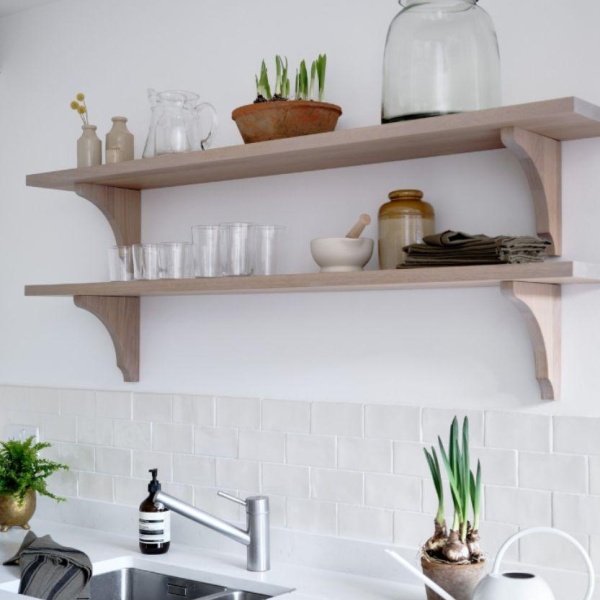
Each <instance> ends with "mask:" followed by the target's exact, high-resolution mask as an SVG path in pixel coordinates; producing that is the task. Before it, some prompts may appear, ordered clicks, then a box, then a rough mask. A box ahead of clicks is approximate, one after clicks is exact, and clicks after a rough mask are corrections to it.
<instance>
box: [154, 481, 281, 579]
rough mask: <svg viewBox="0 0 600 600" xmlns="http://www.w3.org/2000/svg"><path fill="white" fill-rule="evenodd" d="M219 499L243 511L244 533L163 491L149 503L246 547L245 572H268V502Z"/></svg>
mask: <svg viewBox="0 0 600 600" xmlns="http://www.w3.org/2000/svg"><path fill="white" fill-rule="evenodd" d="M219 495H221V496H224V497H225V498H228V499H230V500H234V501H236V502H238V503H239V504H243V505H244V506H245V507H246V525H247V529H246V530H243V529H240V528H239V527H236V526H235V525H232V524H231V523H228V522H227V521H224V520H223V519H220V518H219V517H216V516H215V515H211V514H210V513H207V512H206V511H204V510H201V509H199V508H196V507H195V506H192V505H191V504H188V503H187V502H184V501H183V500H179V499H178V498H175V497H173V496H170V495H169V494H165V493H164V492H162V491H158V492H156V493H155V494H154V497H153V498H152V500H153V502H154V503H155V504H159V503H160V504H163V505H164V506H166V507H167V508H169V509H171V510H172V511H174V512H176V513H179V514H180V515H182V516H184V517H187V518H188V519H191V520H192V521H195V522H196V523H200V524H201V525H204V526H205V527H208V528H209V529H213V530H214V531H217V532H218V533H221V534H223V535H224V536H226V537H228V538H230V539H232V540H234V541H236V542H238V543H240V544H243V545H244V546H246V547H247V568H248V570H249V571H268V570H269V568H270V531H269V499H268V498H267V497H266V496H251V497H250V498H246V500H239V499H237V498H232V497H231V496H228V495H227V494H224V493H222V492H219Z"/></svg>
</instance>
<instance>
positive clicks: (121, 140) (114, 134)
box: [106, 117, 133, 164]
mask: <svg viewBox="0 0 600 600" xmlns="http://www.w3.org/2000/svg"><path fill="white" fill-rule="evenodd" d="M112 123H113V126H112V129H111V130H110V131H109V132H108V133H107V134H106V163H107V164H108V163H119V162H123V161H124V160H133V134H132V133H130V132H129V130H128V129H127V125H126V123H127V119H126V118H125V117H113V118H112Z"/></svg>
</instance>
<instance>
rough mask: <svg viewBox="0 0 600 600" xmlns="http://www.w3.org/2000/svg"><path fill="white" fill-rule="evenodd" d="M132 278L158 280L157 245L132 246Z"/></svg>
mask: <svg viewBox="0 0 600 600" xmlns="http://www.w3.org/2000/svg"><path fill="white" fill-rule="evenodd" d="M132 247H133V278H134V279H158V247H159V245H158V244H134V245H133V246H132Z"/></svg>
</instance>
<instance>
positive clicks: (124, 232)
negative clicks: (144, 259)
mask: <svg viewBox="0 0 600 600" xmlns="http://www.w3.org/2000/svg"><path fill="white" fill-rule="evenodd" d="M75 192H76V193H77V195H78V196H81V197H82V198H85V199H86V200H89V201H90V202H91V203H92V204H94V205H95V206H96V207H98V208H99V209H100V211H101V212H102V214H103V215H104V216H105V217H106V219H107V221H108V223H109V225H110V226H111V229H112V230H113V233H114V235H115V240H116V242H117V246H130V245H131V244H139V243H140V242H141V239H142V200H141V199H142V193H141V192H140V190H130V189H126V188H115V187H110V186H106V185H98V184H95V183H77V184H76V185H75Z"/></svg>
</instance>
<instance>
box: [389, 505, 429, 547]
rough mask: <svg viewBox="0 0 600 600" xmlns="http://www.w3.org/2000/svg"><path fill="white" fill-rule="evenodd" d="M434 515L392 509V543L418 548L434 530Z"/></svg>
mask: <svg viewBox="0 0 600 600" xmlns="http://www.w3.org/2000/svg"><path fill="white" fill-rule="evenodd" d="M434 518H435V515H432V514H426V513H422V512H409V511H406V510H396V511H394V544H398V545H400V546H409V547H414V548H420V547H421V546H422V545H423V544H424V543H425V542H426V541H427V540H428V539H429V538H430V537H431V536H432V535H433V532H434Z"/></svg>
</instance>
